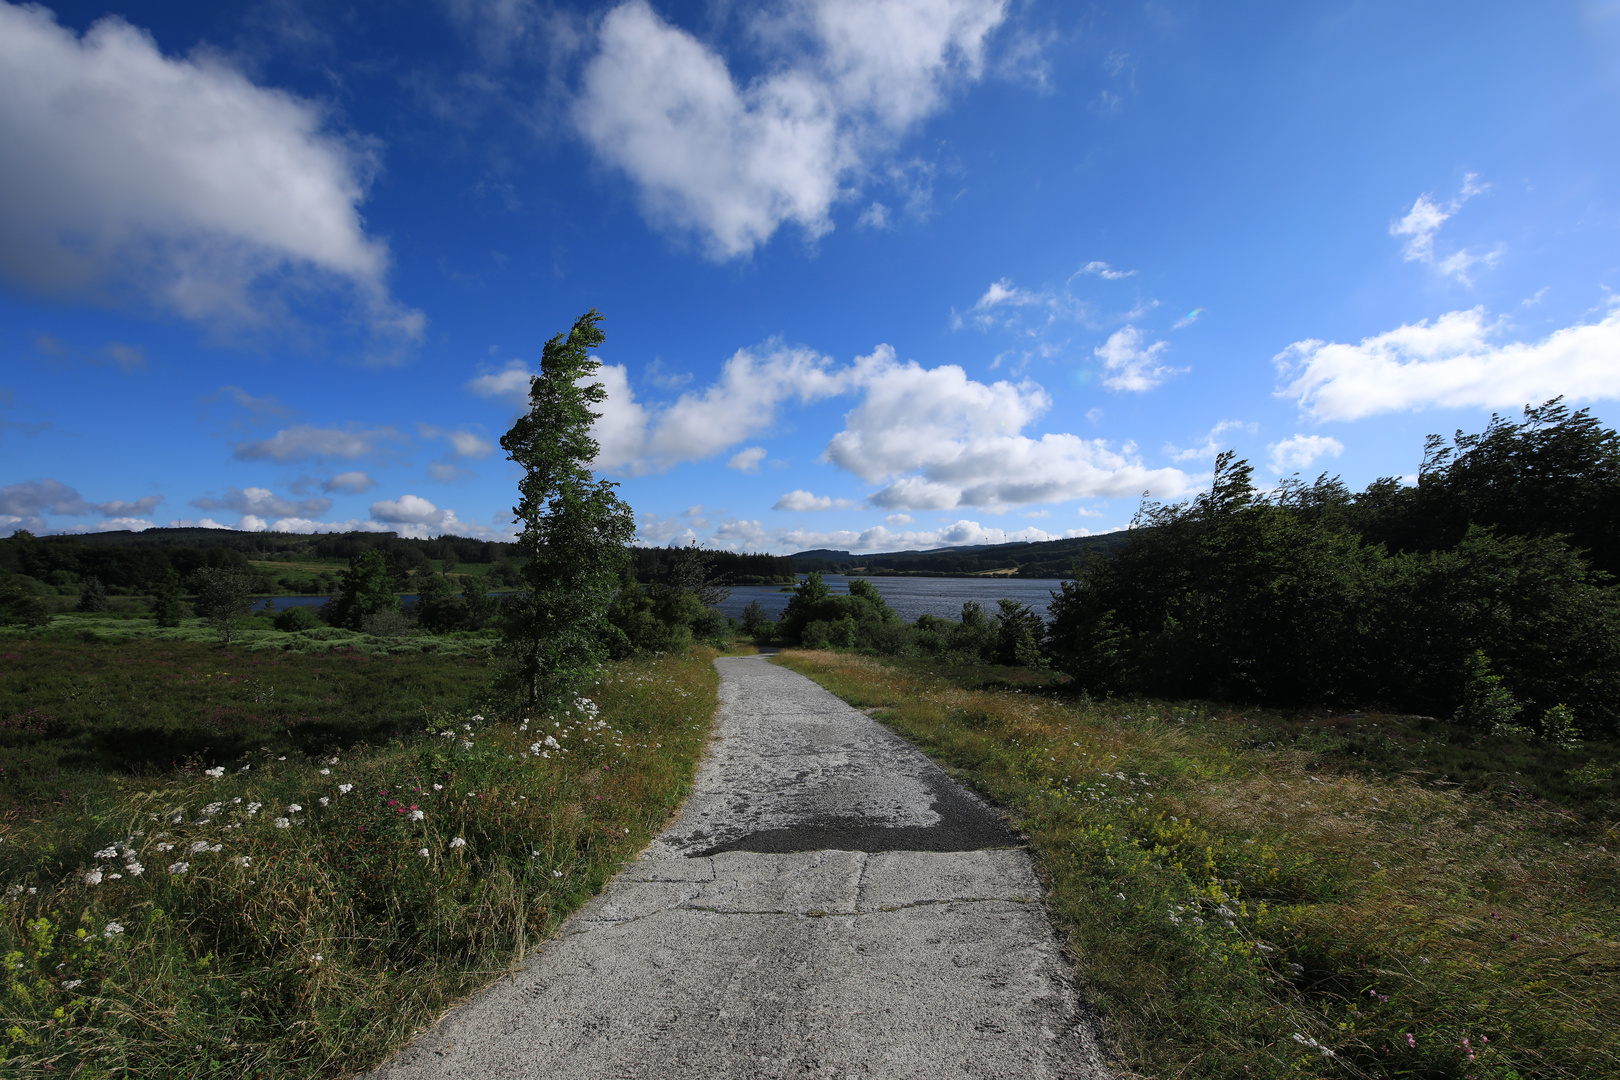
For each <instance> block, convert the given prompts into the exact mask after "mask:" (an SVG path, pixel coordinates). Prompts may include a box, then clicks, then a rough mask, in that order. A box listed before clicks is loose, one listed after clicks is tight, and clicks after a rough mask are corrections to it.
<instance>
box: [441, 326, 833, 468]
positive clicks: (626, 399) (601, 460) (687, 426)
mask: <svg viewBox="0 0 1620 1080" xmlns="http://www.w3.org/2000/svg"><path fill="white" fill-rule="evenodd" d="M513 364H514V365H519V364H521V361H514V362H513ZM525 371H526V369H523V368H519V367H516V366H511V365H509V366H508V368H507V369H506V370H505V371H503V372H500V373H498V374H496V375H493V376H488V375H486V376H480V377H479V378H476V379H473V380H472V381H471V382H469V383H468V384H467V387H468V389H469V390H472V391H473V392H474V393H478V394H484V395H486V396H497V395H499V396H505V397H507V398H508V400H521V401H522V402H526V401H527V386H528V381H527V375H526V374H524V372H525ZM852 371H853V369H850V368H843V369H834V368H833V367H832V361H831V360H830V359H829V358H828V357H825V356H821V355H820V354H818V353H815V352H813V351H811V350H809V349H790V348H785V347H776V348H773V349H772V350H771V351H770V352H768V353H764V354H763V355H761V354H760V353H756V352H755V351H753V350H750V349H739V350H738V351H737V352H736V353H734V354H732V356H731V357H730V358H729V359H727V360H726V362H725V364H724V365H723V367H722V369H721V372H720V378H719V380H718V381H716V382H715V383H713V384H711V385H710V386H708V387H706V388H705V389H703V390H701V391H698V390H693V391H688V392H687V393H684V394H682V395H681V396H680V397H679V398H677V399H676V400H675V401H673V402H671V403H669V404H668V405H663V406H646V405H643V404H641V403H640V402H638V401H637V400H636V397H635V391H634V390H633V389H632V388H631V386H630V377H629V373H628V371H627V370H626V369H625V368H624V367H623V366H622V365H618V364H603V365H602V366H601V367H600V368H599V369H598V370H597V374H596V381H598V382H600V383H601V384H602V386H603V388H604V389H606V390H607V395H608V396H607V400H606V401H604V402H602V404H601V405H600V406H598V409H599V410H600V412H601V416H600V418H599V419H598V420H597V422H596V424H595V426H594V428H593V429H592V435H593V436H594V437H595V438H596V441H597V442H598V443H599V444H600V446H601V449H600V450H599V452H598V453H597V456H596V461H595V467H596V468H597V469H599V470H603V471H613V472H627V473H630V474H631V475H641V474H644V473H649V472H665V471H667V470H669V469H671V468H674V467H675V466H676V465H679V464H682V463H683V462H687V461H701V460H703V459H705V458H710V457H713V456H715V455H716V454H719V453H721V452H722V451H724V450H726V449H729V448H730V447H732V446H735V445H736V444H737V443H739V442H742V441H743V440H744V439H747V438H749V437H750V436H753V435H757V434H758V433H760V432H762V431H766V430H768V429H769V428H770V427H771V425H772V424H774V423H775V422H776V414H777V410H778V409H779V408H780V407H781V406H782V405H783V404H785V403H787V402H789V401H794V400H797V401H799V402H811V401H818V400H821V399H823V398H826V397H830V396H832V395H834V394H839V393H843V392H844V391H846V390H847V389H848V388H849V386H850V385H851V383H850V379H851V376H852ZM519 386H521V387H522V388H523V389H522V391H521V393H522V395H523V397H522V398H521V399H515V396H514V395H515V394H517V393H518V391H517V390H516V389H515V388H517V387H519ZM755 449H757V448H755ZM749 453H750V451H749V450H744V451H742V452H741V454H739V455H738V457H741V456H742V454H749ZM760 456H761V457H763V456H764V455H763V452H761V455H760ZM736 460H737V459H736V458H733V461H736ZM748 460H749V459H748V458H742V461H741V462H740V463H738V464H737V465H735V466H734V467H736V468H743V467H744V466H745V465H746V464H747V463H748ZM754 464H755V466H756V467H757V465H758V462H757V461H756V462H755V463H754ZM745 471H752V470H746V469H745Z"/></svg>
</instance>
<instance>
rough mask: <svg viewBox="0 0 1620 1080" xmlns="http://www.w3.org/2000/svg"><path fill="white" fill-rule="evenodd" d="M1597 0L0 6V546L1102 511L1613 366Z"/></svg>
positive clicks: (869, 529) (697, 532)
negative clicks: (609, 484) (593, 397)
mask: <svg viewBox="0 0 1620 1080" xmlns="http://www.w3.org/2000/svg"><path fill="white" fill-rule="evenodd" d="M1617 106H1620V3H1617V2H1616V0H1579V2H1561V0H1544V2H1541V3H1535V4H1526V3H1504V2H1491V0H1471V2H1467V3H1463V2H1454V3H1453V2H1443V0H1442V2H1435V3H1428V4H1411V3H1396V2H1382V0H1337V2H1329V0H1324V2H1318V3H1309V4H1299V3H1291V2H1275V3H1272V2H1264V0H1254V2H1249V3H1244V4H1236V5H1234V4H1215V3H1208V2H1196V0H1155V2H1151V3H1112V4H1111V3H1074V2H1070V3H1057V2H1052V0H1027V2H1026V0H785V2H781V3H775V4H766V5H760V4H748V3H741V2H732V0H708V2H705V3H687V4H678V3H673V2H668V0H656V2H654V0H626V2H623V3H617V4H612V3H608V4H577V5H569V4H564V3H558V4H548V3H540V2H537V0H393V2H390V3H368V2H354V3H331V2H328V3H319V4H317V3H305V2H301V0H264V2H255V0H247V2H243V3H238V4H217V3H200V2H189V0H165V2H163V3H145V2H141V0H130V2H127V3H123V4H120V5H119V6H117V7H109V6H107V5H106V3H105V0H99V2H94V3H67V2H60V3H56V4H53V5H49V6H42V5H28V6H18V5H13V4H9V3H6V2H4V0H0V147H4V148H5V149H4V152H3V153H0V536H3V535H9V534H10V533H12V532H13V531H15V530H17V529H28V530H30V531H33V532H35V533H45V532H94V531H104V530H116V529H141V528H147V527H152V526H172V525H203V526H219V527H227V528H233V529H242V530H272V531H284V532H313V531H331V530H338V531H346V530H352V529H362V530H376V531H382V530H388V531H394V532H398V533H400V534H402V535H407V536H417V537H429V536H437V535H441V534H446V533H450V534H456V535H465V536H476V537H483V538H491V539H506V538H510V537H511V536H512V535H513V533H514V530H515V525H514V522H513V519H512V506H513V504H514V502H515V501H516V499H517V491H516V480H517V476H518V472H517V469H516V466H515V465H514V464H513V463H511V462H510V461H508V460H507V459H506V458H505V455H504V453H503V451H502V450H501V449H500V446H499V442H500V437H501V435H502V434H503V433H504V432H505V431H506V430H507V429H508V428H509V427H510V426H511V424H512V422H513V420H514V419H515V418H516V417H517V416H518V415H519V414H520V412H521V411H522V410H523V409H525V408H526V395H527V389H528V376H529V374H530V373H531V372H534V371H535V370H537V367H538V363H539V359H540V355H541V350H542V347H543V345H544V343H545V342H546V341H547V340H548V339H550V338H552V337H553V336H554V335H556V334H558V333H562V332H565V331H566V330H567V329H568V328H569V327H570V326H571V325H572V324H573V322H574V320H575V319H577V318H578V317H579V316H580V315H581V314H582V313H584V312H586V311H588V310H589V309H592V308H595V309H597V310H598V311H600V312H601V314H602V317H603V320H602V328H603V330H604V331H605V332H606V335H607V338H606V342H605V343H604V345H603V346H602V348H601V349H600V351H599V359H600V360H601V362H602V365H603V366H602V367H601V369H600V371H599V373H598V378H599V380H600V381H601V382H602V384H603V385H604V386H605V387H606V389H607V391H608V398H607V400H606V402H605V403H604V405H603V406H602V410H603V414H602V416H601V418H600V419H599V420H598V421H597V426H596V432H595V434H596V437H597V440H598V442H599V443H600V446H601V452H600V454H599V455H598V457H597V459H596V461H595V463H594V466H595V468H596V469H597V471H598V473H599V474H600V475H601V476H604V477H606V478H608V479H612V480H614V481H617V482H618V483H619V484H620V485H621V486H620V489H619V491H620V494H621V495H622V496H623V498H624V499H625V500H626V501H627V502H628V503H629V504H630V505H631V506H632V507H633V508H634V510H635V512H636V518H637V524H638V529H639V534H638V535H639V539H640V541H641V542H643V543H648V544H658V545H663V544H671V543H674V544H685V543H700V544H704V545H708V546H712V547H718V548H726V549H732V550H740V551H766V552H776V553H785V552H793V551H798V550H804V549H809V548H819V547H831V548H838V549H846V550H850V551H854V552H865V551H892V550H904V549H927V548H937V547H946V546H953V545H962V544H993V543H1003V542H1008V541H1015V540H1045V539H1053V538H1060V537H1068V536H1079V535H1086V534H1089V533H1098V532H1106V531H1110V530H1114V529H1119V528H1123V527H1125V526H1127V525H1128V524H1129V523H1130V521H1131V519H1132V517H1133V515H1134V514H1135V513H1136V512H1137V510H1138V508H1139V507H1140V505H1141V503H1142V500H1143V498H1144V496H1145V497H1147V498H1149V499H1152V500H1160V501H1174V500H1178V499H1182V498H1186V497H1188V496H1189V495H1191V494H1192V493H1194V492H1196V491H1197V490H1198V489H1199V487H1200V486H1201V485H1204V484H1206V483H1207V482H1208V480H1209V477H1210V473H1211V468H1212V465H1213V462H1214V458H1215V455H1216V454H1217V453H1219V452H1221V451H1223V450H1228V449H1230V450H1234V451H1235V452H1236V453H1237V454H1238V455H1239V456H1241V457H1243V458H1245V459H1247V460H1248V461H1249V462H1250V463H1251V464H1252V465H1253V466H1254V469H1255V478H1256V481H1257V483H1259V484H1262V485H1264V486H1266V487H1269V486H1271V485H1273V484H1275V483H1276V482H1277V481H1278V480H1280V479H1283V478H1286V477H1289V476H1291V475H1293V474H1296V473H1298V474H1299V475H1301V476H1302V477H1304V478H1305V479H1307V480H1310V479H1314V478H1315V477H1316V476H1317V475H1318V474H1321V473H1324V472H1326V473H1328V474H1330V475H1339V476H1342V477H1343V479H1344V481H1345V482H1346V483H1347V484H1349V485H1350V486H1351V487H1352V488H1356V489H1359V488H1361V487H1363V486H1365V485H1366V484H1368V483H1370V482H1372V481H1373V480H1375V479H1377V478H1380V477H1386V476H1396V477H1406V478H1409V479H1415V475H1414V474H1415V473H1416V472H1417V469H1418V466H1419V463H1420V461H1421V456H1422V446H1423V439H1424V437H1425V436H1426V435H1427V434H1429V433H1431V432H1437V433H1441V434H1443V435H1448V436H1449V435H1450V434H1451V433H1452V432H1454V431H1457V430H1462V431H1478V430H1481V429H1482V428H1483V427H1484V425H1485V424H1486V423H1487V422H1489V419H1490V417H1491V415H1492V413H1493V412H1499V413H1501V414H1503V415H1507V416H1510V417H1517V416H1518V415H1519V414H1520V410H1522V408H1523V407H1524V406H1525V405H1526V404H1537V403H1540V402H1542V401H1545V400H1547V399H1549V398H1552V397H1555V396H1557V395H1563V396H1564V397H1565V399H1566V400H1567V401H1568V402H1569V403H1571V404H1572V405H1575V406H1580V407H1591V408H1592V410H1593V412H1594V414H1595V415H1597V416H1598V417H1599V418H1600V419H1602V420H1603V421H1604V422H1605V423H1606V424H1609V425H1611V426H1612V425H1613V424H1614V422H1615V420H1616V419H1617V415H1616V414H1617V413H1620V409H1617V406H1616V402H1617V400H1620V295H1617V294H1616V293H1615V292H1614V291H1613V289H1614V288H1616V287H1620V139H1617V138H1616V134H1617V131H1620V127H1617V120H1620V108H1617Z"/></svg>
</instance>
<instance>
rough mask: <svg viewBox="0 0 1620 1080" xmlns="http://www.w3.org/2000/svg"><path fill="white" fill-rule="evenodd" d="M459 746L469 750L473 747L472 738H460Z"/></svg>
mask: <svg viewBox="0 0 1620 1080" xmlns="http://www.w3.org/2000/svg"><path fill="white" fill-rule="evenodd" d="M461 748H462V749H463V750H471V749H472V748H473V744H472V740H471V739H462V740H461Z"/></svg>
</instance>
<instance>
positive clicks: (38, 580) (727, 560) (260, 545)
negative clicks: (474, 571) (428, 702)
mask: <svg viewBox="0 0 1620 1080" xmlns="http://www.w3.org/2000/svg"><path fill="white" fill-rule="evenodd" d="M371 551H375V552H378V553H380V554H381V555H382V557H383V558H384V559H385V560H386V562H387V563H388V565H389V568H390V572H391V574H392V576H393V578H394V580H395V581H396V583H397V584H398V585H399V588H400V591H409V589H408V579H409V578H410V576H411V575H412V574H413V573H415V572H416V571H418V570H421V569H423V568H425V567H427V566H428V564H429V562H430V561H431V562H436V563H437V564H438V565H439V569H441V570H445V571H450V570H454V569H455V568H456V567H458V566H462V565H476V566H485V567H489V570H488V571H487V572H486V573H485V577H486V579H487V582H486V583H487V584H489V585H490V586H493V587H497V588H498V587H509V588H515V587H517V586H518V585H519V584H521V582H522V575H521V574H520V573H519V571H518V567H519V565H520V563H519V549H518V546H517V545H516V544H508V543H501V542H496V541H485V540H474V539H470V538H468V537H464V536H441V537H437V538H435V539H432V540H414V539H411V538H408V537H402V536H399V535H397V534H395V533H392V532H386V533H336V534H318V535H298V534H287V533H242V532H236V531H234V530H230V529H147V530H146V531H144V532H116V533H94V534H87V535H73V536H34V535H33V534H31V533H28V532H24V531H19V532H17V533H16V534H14V535H13V536H11V537H9V538H7V539H5V540H0V578H7V579H9V582H10V586H11V588H13V589H20V590H21V591H23V592H26V593H32V594H34V595H51V594H59V595H70V596H72V595H79V594H80V593H82V592H83V590H84V589H85V588H86V587H87V585H88V584H89V582H90V581H91V580H92V579H94V580H95V581H96V582H97V583H99V586H100V588H102V589H103V590H105V591H106V592H107V593H108V594H109V595H112V596H151V595H153V594H155V593H156V592H157V590H158V589H159V588H160V587H161V586H162V584H163V582H164V581H165V580H166V578H167V577H168V574H169V571H171V570H173V571H174V572H175V573H177V574H179V575H180V577H181V578H182V579H185V580H189V579H190V578H191V577H192V576H193V575H194V574H195V573H196V572H197V571H198V570H200V569H202V568H204V567H210V568H227V569H231V570H236V571H239V572H241V573H244V574H250V575H252V577H253V581H252V591H254V592H256V593H261V594H263V593H274V592H303V593H319V594H330V593H333V592H335V591H336V590H337V588H338V587H339V579H340V577H341V574H342V567H341V566H338V565H334V566H333V568H332V570H331V572H330V573H322V574H316V575H314V576H311V577H305V576H303V575H285V574H278V573H277V572H276V570H275V569H274V567H266V566H262V565H261V566H256V567H255V566H250V565H249V563H250V561H252V562H258V563H266V562H269V563H275V562H292V561H296V560H299V559H325V560H332V561H333V562H334V563H336V562H338V561H339V560H343V561H347V560H350V559H355V558H358V557H360V556H361V555H364V554H366V553H367V552H371ZM670 551H671V549H668V548H644V547H634V548H631V549H630V557H631V564H632V566H633V567H634V568H635V574H636V579H637V580H638V581H640V582H642V583H643V584H651V583H653V582H655V581H658V580H660V578H661V577H662V576H663V575H664V573H665V564H666V563H668V561H669V559H670V557H671V556H670ZM707 554H708V557H709V560H710V565H711V569H712V572H713V573H714V575H715V576H716V577H718V578H719V579H720V580H722V581H725V582H726V583H728V584H732V585H767V584H776V583H788V582H792V581H793V580H794V573H793V562H792V560H791V559H789V558H787V557H786V556H781V555H755V554H743V553H738V552H728V551H717V552H709V553H707Z"/></svg>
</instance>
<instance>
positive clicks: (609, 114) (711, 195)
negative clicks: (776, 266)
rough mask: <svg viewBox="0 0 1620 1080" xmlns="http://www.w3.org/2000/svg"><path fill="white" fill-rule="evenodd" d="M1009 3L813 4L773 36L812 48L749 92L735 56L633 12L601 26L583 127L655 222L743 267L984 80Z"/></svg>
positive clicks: (805, 224) (795, 8)
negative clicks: (730, 60) (989, 49)
mask: <svg viewBox="0 0 1620 1080" xmlns="http://www.w3.org/2000/svg"><path fill="white" fill-rule="evenodd" d="M1005 14H1006V4H1005V0H805V2H803V3H800V4H795V5H791V6H788V7H787V8H786V10H785V11H784V12H782V13H781V14H778V15H777V16H775V17H774V22H775V24H774V25H771V26H768V27H762V29H763V30H764V31H765V32H764V33H762V34H761V35H759V36H760V38H761V40H767V41H781V42H786V41H792V42H795V43H797V44H807V45H808V46H809V48H808V49H807V50H805V51H801V52H799V53H797V54H795V55H793V56H791V57H784V58H783V60H782V62H780V63H773V64H770V65H768V66H767V69H766V71H765V73H764V74H762V75H760V76H759V77H758V78H756V79H754V80H753V81H751V82H748V83H747V84H745V85H739V83H738V82H737V80H736V79H735V78H734V77H733V75H732V72H731V70H730V69H729V67H728V66H727V63H726V61H725V59H724V58H722V57H721V56H720V55H719V54H718V53H716V52H715V51H714V50H713V49H711V48H710V47H709V46H707V45H705V44H704V43H702V42H700V41H698V40H697V39H696V38H695V37H693V36H692V35H690V34H688V33H687V32H686V31H684V30H681V29H680V28H678V27H675V26H672V25H670V24H669V23H667V22H665V21H664V20H663V19H661V18H660V17H659V16H658V15H657V13H655V12H654V11H653V9H652V8H651V7H650V6H649V5H648V4H647V3H645V0H630V2H629V3H624V4H621V5H619V6H618V7H616V8H614V9H613V10H612V11H610V12H609V13H608V14H607V16H606V17H605V18H604V19H603V20H602V24H601V29H600V31H599V33H598V37H597V41H596V49H595V52H594V55H593V56H592V57H591V59H590V60H589V62H588V63H587V65H586V68H585V72H584V77H583V82H582V86H581V89H580V94H579V96H578V98H577V100H576V102H575V107H574V113H573V119H574V123H575V124H576V126H577V127H578V129H579V131H580V133H581V134H582V135H583V136H584V137H585V139H586V141H587V142H589V143H590V144H591V146H592V147H593V148H594V149H595V151H596V152H597V154H598V155H600V156H601V157H602V158H603V159H604V160H605V161H607V162H609V163H610V164H612V165H614V166H616V167H618V168H620V169H622V170H624V172H625V173H626V174H627V175H628V176H629V177H630V178H631V180H632V181H633V182H634V183H635V184H636V186H637V189H638V191H639V194H640V197H641V202H642V207H643V210H644V212H645V213H646V215H647V216H648V218H649V219H650V220H652V221H653V222H654V223H655V224H658V225H660V226H662V227H667V228H671V229H675V230H678V231H681V232H690V233H695V234H697V235H698V236H699V237H701V238H702V241H703V243H704V246H705V248H706V249H707V251H708V253H709V255H710V256H711V257H713V258H715V259H727V258H734V257H737V256H742V255H747V254H748V253H749V252H751V251H752V250H753V249H754V248H755V247H756V246H758V245H759V244H762V243H764V242H766V241H767V240H769V239H770V237H771V236H772V235H773V234H774V233H775V232H776V231H777V229H778V228H780V227H781V226H782V225H783V224H785V223H789V222H792V223H794V224H797V225H798V226H799V227H800V228H801V229H802V230H803V231H804V233H805V235H806V236H808V237H811V238H814V237H817V236H820V235H822V234H823V233H825V232H827V231H828V230H829V229H831V228H832V221H831V219H830V216H829V214H830V210H831V208H832V206H833V204H834V203H835V202H836V201H837V200H838V199H840V198H841V197H843V196H844V195H845V194H846V189H845V184H846V182H848V181H849V180H851V178H853V177H856V176H858V175H859V174H860V173H861V171H862V170H863V169H864V168H867V167H869V166H870V164H871V163H872V161H873V160H874V159H875V158H877V157H880V156H881V155H883V154H885V153H888V152H890V151H892V149H893V148H894V147H895V146H897V145H898V142H899V140H900V138H901V137H902V136H903V135H904V134H905V133H906V132H907V131H908V130H910V129H911V128H912V127H914V126H915V125H916V124H917V123H918V122H919V121H921V120H923V119H925V118H926V117H928V116H930V115H932V114H933V113H935V112H937V111H938V110H939V109H940V108H941V107H942V105H943V103H944V101H945V98H946V96H947V94H948V93H949V92H950V90H951V89H952V88H953V87H955V86H958V85H960V84H963V83H965V82H969V81H972V80H975V79H977V78H978V77H979V76H980V74H981V72H982V70H983V61H984V53H985V46H986V41H987V39H988V37H989V35H990V33H991V31H993V30H994V29H995V28H996V27H997V26H998V25H999V24H1000V23H1001V22H1002V20H1003V18H1004V17H1005Z"/></svg>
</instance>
